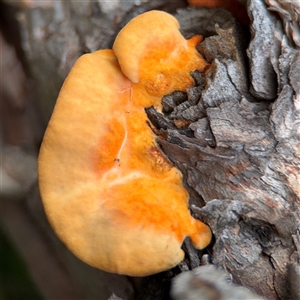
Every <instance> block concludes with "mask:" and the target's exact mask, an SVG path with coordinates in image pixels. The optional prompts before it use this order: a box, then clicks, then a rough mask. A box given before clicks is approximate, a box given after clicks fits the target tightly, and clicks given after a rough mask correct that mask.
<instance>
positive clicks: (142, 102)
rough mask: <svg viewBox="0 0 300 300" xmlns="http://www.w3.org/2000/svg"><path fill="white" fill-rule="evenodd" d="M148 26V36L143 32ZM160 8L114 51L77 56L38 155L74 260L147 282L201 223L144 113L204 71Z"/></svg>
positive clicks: (55, 222) (47, 201)
mask: <svg viewBox="0 0 300 300" xmlns="http://www.w3.org/2000/svg"><path fill="white" fill-rule="evenodd" d="M149 24H151V30H150V29H149ZM178 28H179V25H178V22H177V20H176V19H175V18H174V17H173V16H171V15H169V14H167V13H164V12H161V11H150V12H147V13H144V14H142V15H139V16H137V17H136V18H134V19H133V20H132V21H130V22H129V23H128V24H127V25H126V26H125V27H124V28H123V29H122V30H121V31H120V33H119V35H118V36H117V38H116V40H115V43H114V45H113V50H99V51H96V52H94V53H90V54H85V55H83V56H82V57H80V58H79V59H78V61H77V62H76V63H75V65H74V67H73V68H72V70H71V71H70V74H69V75H68V77H67V79H66V80H65V82H64V84H63V87H62V89H61V91H60V94H59V96H58V99H57V103H56V106H55V108H54V111H53V115H52V117H51V120H50V122H49V124H48V128H47V130H46V133H45V136H44V140H43V143H42V146H41V149H40V155H39V168H38V172H39V186H40V191H41V196H42V200H43V203H44V207H45V211H46V214H47V216H48V219H49V221H50V223H51V225H52V227H53V228H54V230H55V232H56V233H57V235H58V236H59V238H60V239H61V240H62V241H63V242H64V243H65V244H66V246H67V247H68V248H69V249H70V250H71V251H72V252H73V253H74V254H75V255H76V256H77V257H79V258H80V259H81V260H83V261H84V262H86V263H87V264H89V265H91V266H94V267H97V268H99V269H102V270H104V271H108V272H112V273H118V274H126V275H132V276H146V275H149V274H154V273H158V272H161V271H163V270H167V269H169V268H171V267H173V266H175V265H177V264H178V263H179V262H180V261H181V260H182V259H183V257H184V252H183V251H182V250H181V244H182V242H183V240H184V238H185V237H186V236H189V237H190V238H191V240H192V243H193V245H194V246H195V247H196V248H197V249H202V248H204V247H206V246H207V245H208V244H209V242H210V240H211V231H210V229H209V227H208V226H207V225H205V224H203V223H202V222H200V221H199V220H196V219H194V218H192V217H191V215H190V212H189V210H188V193H187V191H186V190H185V188H184V186H183V184H182V175H181V173H180V171H179V170H177V169H176V168H175V167H173V166H172V165H171V163H170V162H169V161H168V160H167V158H166V157H165V156H164V155H163V154H162V153H161V151H160V149H159V148H158V146H157V144H156V142H155V135H154V133H153V132H152V130H151V128H150V127H149V125H148V120H147V116H146V113H145V111H144V108H145V107H148V106H152V105H153V106H155V107H157V108H160V106H161V104H160V101H161V98H162V96H164V95H165V94H167V93H171V92H173V91H174V90H185V89H186V88H188V87H190V86H192V85H193V80H192V78H191V76H190V72H191V71H193V70H195V69H199V70H200V71H204V70H205V69H206V68H207V67H208V65H207V63H206V62H205V61H204V59H203V58H202V57H201V55H200V54H199V53H198V52H197V51H196V49H195V46H196V44H197V43H198V42H199V41H200V39H201V38H200V37H199V36H196V37H193V38H191V39H190V40H185V39H184V38H183V36H181V34H180V32H179V30H178Z"/></svg>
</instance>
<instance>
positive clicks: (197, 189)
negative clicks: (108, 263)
mask: <svg viewBox="0 0 300 300" xmlns="http://www.w3.org/2000/svg"><path fill="white" fill-rule="evenodd" d="M135 2H140V1H135ZM112 3H113V4H112ZM182 6H184V1H183V3H182V2H180V1H178V2H168V1H159V2H156V1H146V2H145V1H144V3H143V4H140V3H139V5H135V4H134V2H127V1H126V2H122V1H121V2H93V1H85V2H72V1H56V2H45V4H43V2H25V1H24V3H23V4H22V5H21V6H20V7H18V22H19V25H20V29H21V34H22V49H23V51H24V54H25V61H26V65H27V68H28V70H29V71H30V74H31V76H32V79H33V83H34V87H35V89H36V94H37V101H36V105H37V107H38V109H39V111H40V114H41V115H42V121H40V125H39V126H40V127H41V128H43V129H44V128H45V127H46V124H47V121H48V120H49V118H50V115H51V112H52V109H53V106H54V103H55V100H56V97H57V94H58V92H59V89H60V87H61V84H62V82H63V80H64V78H65V77H66V76H67V74H68V72H69V70H70V69H71V67H72V65H73V63H74V62H75V60H76V59H77V58H78V57H79V56H80V55H81V54H83V53H85V52H91V51H95V50H96V49H103V48H111V46H112V43H113V40H114V37H115V36H116V34H117V32H118V30H119V29H120V28H121V27H122V26H123V25H124V24H126V22H128V20H130V19H131V18H132V17H133V16H135V15H137V14H139V13H141V12H144V11H146V10H150V9H163V10H167V11H169V12H173V13H175V9H177V8H178V7H182ZM247 10H248V15H249V18H250V26H249V27H247V26H245V25H243V24H241V23H239V22H238V21H236V20H235V19H234V18H233V17H232V15H231V14H230V13H229V12H227V11H225V10H223V9H221V8H215V9H207V8H187V9H182V10H179V11H178V12H177V13H176V14H175V16H176V17H177V18H178V20H179V22H180V24H181V31H182V33H183V34H184V35H185V36H186V37H189V36H191V35H193V34H201V35H203V36H204V37H205V39H204V41H203V42H202V43H201V44H200V45H198V50H199V52H200V53H201V54H202V55H203V56H204V58H205V59H206V60H207V61H208V62H209V63H210V64H211V68H210V70H209V71H208V72H207V73H206V74H204V75H203V74H201V73H199V72H197V71H196V72H194V73H193V77H194V79H195V87H193V88H190V89H188V90H187V93H181V92H175V93H173V94H172V95H167V96H165V97H164V98H163V100H162V103H163V107H164V110H163V114H162V113H158V112H156V111H155V110H154V109H153V108H148V109H147V114H148V117H149V119H150V120H151V122H152V124H153V125H154V126H155V127H156V129H157V131H156V132H157V134H158V136H157V141H158V143H159V145H160V146H161V149H162V151H163V152H164V153H165V154H166V156H167V157H168V158H169V159H170V160H171V161H172V162H173V164H174V165H175V166H176V167H177V168H178V169H180V170H181V172H182V174H183V178H184V183H185V186H186V188H187V189H188V191H189V193H190V205H191V211H192V214H193V215H194V216H195V217H196V218H199V219H200V220H202V221H203V222H205V223H207V224H208V225H209V226H210V228H211V229H212V231H213V234H214V239H213V242H212V244H211V246H210V247H209V248H208V250H207V252H208V253H209V254H210V255H211V260H212V262H213V264H215V265H216V266H218V267H222V268H224V269H225V270H226V271H228V272H229V273H230V274H232V276H233V281H234V282H235V283H238V284H240V285H243V286H245V287H248V288H249V289H251V290H253V291H255V292H256V293H258V294H259V295H262V296H264V297H266V298H267V299H289V297H290V290H289V288H288V286H289V284H290V283H289V282H288V266H289V265H292V264H297V262H299V259H300V258H299V257H300V254H299V251H300V238H299V235H300V234H299V230H300V125H299V124H300V122H299V120H300V51H299V46H300V44H299V41H300V36H298V35H297V34H299V18H300V16H299V14H300V7H299V5H297V4H294V6H292V5H283V4H281V1H278V2H276V1H271V0H265V2H264V1H263V0H249V1H248V3H247ZM274 11H275V12H274ZM288 18H290V19H292V21H287V20H288ZM245 23H247V22H245ZM26 202H27V204H28V207H29V211H30V212H31V214H32V215H33V217H34V218H35V220H36V224H37V226H38V227H40V228H42V230H43V232H44V234H45V235H46V238H47V239H48V243H49V248H50V249H52V251H53V253H54V255H55V257H56V259H57V260H58V261H59V262H60V263H61V264H63V265H64V268H66V270H67V273H68V274H69V276H70V282H72V284H73V285H74V283H75V287H74V286H73V289H74V293H75V294H76V295H77V296H78V295H82V294H84V297H85V298H86V299H92V298H97V299H105V300H106V299H108V298H109V297H110V296H111V298H110V299H118V297H119V298H121V299H124V300H125V299H169V296H168V295H169V292H168V291H169V285H170V280H171V278H172V277H174V276H175V275H176V274H178V273H180V272H182V270H184V269H185V268H192V267H195V266H197V265H199V262H198V261H199V260H197V259H196V258H194V259H190V258H189V256H188V255H187V259H186V261H185V262H183V264H181V265H180V266H178V267H176V268H174V269H172V270H170V271H168V272H164V273H161V274H157V275H153V276H149V277H146V278H140V279H138V278H130V277H127V276H119V275H115V274H108V273H105V272H102V271H100V270H96V269H93V268H91V267H89V266H87V265H85V264H84V263H82V262H80V261H79V260H78V259H76V258H75V257H74V256H73V255H72V254H70V253H69V252H68V250H67V249H65V248H64V246H63V245H62V244H61V243H60V242H59V241H58V239H57V238H56V236H55V235H54V234H53V233H52V231H51V229H50V227H49V225H48V223H47V221H46V217H45V215H44V213H43V209H42V206H41V203H40V199H39V196H38V192H37V188H34V189H33V190H31V192H30V193H29V194H28V195H27V200H26ZM184 247H185V248H184V249H188V248H189V247H188V242H187V244H185V246H184ZM297 251H298V252H297ZM186 252H187V253H188V254H190V255H192V253H193V251H192V250H189V251H188V250H187V251H186ZM196 254H197V255H199V256H201V255H202V254H203V252H200V251H197V252H196ZM295 280H297V279H295ZM77 285H78V286H77ZM294 285H295V284H294ZM297 288H298V289H299V285H298V286H297V285H296V289H297ZM79 290H80V292H79ZM113 294H114V295H113ZM78 297H79V298H80V297H81V296H78ZM74 298H76V296H74ZM208 299H210V298H208Z"/></svg>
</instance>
